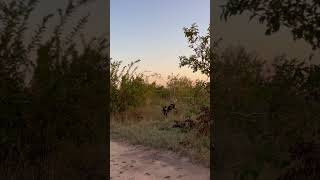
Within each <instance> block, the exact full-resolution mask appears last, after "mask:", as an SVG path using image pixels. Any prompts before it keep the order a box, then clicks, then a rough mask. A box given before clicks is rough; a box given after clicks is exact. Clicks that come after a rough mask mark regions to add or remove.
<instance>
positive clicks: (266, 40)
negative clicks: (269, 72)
mask: <svg viewBox="0 0 320 180" xmlns="http://www.w3.org/2000/svg"><path fill="white" fill-rule="evenodd" d="M213 2H214V4H213V7H214V8H213V9H212V12H213V18H212V21H213V23H212V24H213V26H214V29H215V34H216V36H219V37H221V38H222V39H223V41H222V42H223V45H224V46H228V45H242V46H244V47H246V48H247V49H249V50H250V51H256V52H257V53H258V54H259V55H260V57H262V58H264V59H265V60H266V61H270V59H272V58H273V57H275V56H279V55H283V54H286V55H287V56H289V57H291V58H295V57H297V58H308V56H309V55H310V54H311V53H312V54H314V61H313V63H317V64H318V63H320V50H316V51H313V50H312V48H311V46H310V45H309V44H307V43H306V42H305V41H303V40H297V41H294V40H293V38H292V35H291V33H290V31H289V30H288V29H286V28H285V27H283V26H282V27H281V29H280V31H279V32H277V33H275V34H273V35H271V36H266V35H265V34H264V32H265V29H266V26H265V25H264V24H259V23H258V21H257V20H256V19H253V20H252V21H250V22H249V16H248V14H245V13H244V14H242V15H238V16H234V17H232V18H230V19H229V20H228V21H223V20H221V19H220V14H221V12H222V9H221V8H220V5H222V4H225V3H226V0H219V1H213Z"/></svg>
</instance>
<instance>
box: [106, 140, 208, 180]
mask: <svg viewBox="0 0 320 180" xmlns="http://www.w3.org/2000/svg"><path fill="white" fill-rule="evenodd" d="M110 146H111V147H110V155H111V157H110V168H111V169H110V175H111V178H110V179H112V180H149V179H150V180H153V179H165V180H166V179H167V180H172V179H179V180H208V179H210V171H209V168H205V167H201V166H199V165H194V164H192V163H191V162H190V161H189V160H188V159H187V158H180V157H178V156H177V155H176V154H174V153H172V152H160V151H158V150H154V149H150V148H146V147H143V146H133V145H129V144H127V143H123V142H115V141H111V143H110Z"/></svg>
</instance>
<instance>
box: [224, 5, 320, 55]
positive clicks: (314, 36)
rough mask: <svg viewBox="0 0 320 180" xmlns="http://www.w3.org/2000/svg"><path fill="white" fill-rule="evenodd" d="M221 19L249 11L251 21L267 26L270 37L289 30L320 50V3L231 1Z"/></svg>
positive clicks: (297, 37)
mask: <svg viewBox="0 0 320 180" xmlns="http://www.w3.org/2000/svg"><path fill="white" fill-rule="evenodd" d="M222 9H223V12H222V14H221V18H222V19H223V18H224V19H225V20H227V19H228V18H230V17H231V16H235V15H240V14H242V13H243V12H245V11H246V12H249V14H250V20H251V19H253V18H256V19H257V20H258V21H259V22H260V23H261V24H263V23H266V26H267V29H266V31H265V34H266V35H271V34H273V33H276V32H277V31H279V29H280V28H281V26H284V27H286V28H288V29H289V30H290V31H291V33H292V35H293V39H294V40H297V39H304V40H305V41H306V42H307V43H309V44H310V45H311V46H312V48H313V49H317V48H320V1H319V0H310V1H307V0H296V1H293V0H229V1H228V2H227V3H226V4H225V5H223V6H222Z"/></svg>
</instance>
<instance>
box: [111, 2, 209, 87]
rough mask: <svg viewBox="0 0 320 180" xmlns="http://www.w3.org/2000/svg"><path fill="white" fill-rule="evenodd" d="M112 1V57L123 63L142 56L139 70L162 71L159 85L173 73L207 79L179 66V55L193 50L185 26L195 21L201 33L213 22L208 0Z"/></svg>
mask: <svg viewBox="0 0 320 180" xmlns="http://www.w3.org/2000/svg"><path fill="white" fill-rule="evenodd" d="M110 3H111V9H110V10H111V12H110V13H111V17H110V27H111V29H110V30H111V32H110V34H111V38H110V50H111V57H112V59H114V60H117V61H123V65H127V64H129V63H130V62H132V61H135V60H138V59H140V60H141V62H139V63H138V72H144V71H150V72H151V73H159V74H161V78H159V79H157V83H160V84H165V82H166V80H167V77H168V75H171V74H174V75H177V74H179V75H180V76H186V77H188V78H189V79H191V80H196V79H200V80H204V81H207V80H208V77H207V76H206V75H203V74H201V73H200V72H196V73H193V71H192V70H191V69H189V68H187V67H183V68H180V67H179V56H189V55H191V54H192V53H193V52H192V51H191V49H190V48H189V47H188V43H187V38H186V37H185V36H184V32H183V28H184V27H190V26H191V24H193V23H196V24H197V25H198V27H199V30H200V33H201V34H202V35H204V34H205V33H206V31H207V28H208V25H209V21H210V1H209V0H197V1H194V0H161V1H150V0H135V1H131V0H111V2H110ZM149 74H150V73H149ZM150 80H151V78H150Z"/></svg>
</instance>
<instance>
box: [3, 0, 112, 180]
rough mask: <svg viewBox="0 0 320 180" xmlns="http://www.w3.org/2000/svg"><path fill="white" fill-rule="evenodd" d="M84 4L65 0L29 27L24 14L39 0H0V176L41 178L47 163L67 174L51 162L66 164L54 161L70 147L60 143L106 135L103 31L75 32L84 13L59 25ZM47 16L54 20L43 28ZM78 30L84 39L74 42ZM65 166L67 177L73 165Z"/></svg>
mask: <svg viewBox="0 0 320 180" xmlns="http://www.w3.org/2000/svg"><path fill="white" fill-rule="evenodd" d="M86 4H87V1H78V2H75V1H69V2H68V4H67V7H66V8H65V9H63V10H62V9H60V10H58V11H57V13H53V14H49V15H47V16H45V17H44V18H43V19H42V22H41V23H40V24H39V25H38V26H37V27H36V29H35V31H34V32H32V31H31V30H30V28H33V27H32V26H29V17H30V14H31V13H32V12H34V10H35V8H36V7H37V5H38V1H36V0H30V1H25V0H19V1H10V2H8V1H1V2H0V54H1V55H0V63H1V64H0V75H1V76H0V78H1V81H0V93H1V94H0V98H1V101H0V109H1V113H0V123H1V126H0V128H1V129H0V154H1V157H0V158H1V160H0V162H1V164H0V168H1V169H0V171H1V172H0V175H1V178H4V179H7V178H8V177H11V178H15V179H31V178H32V177H33V178H39V179H48V178H49V176H50V171H56V174H55V175H56V178H58V179H61V178H62V177H63V178H68V177H67V174H58V173H62V171H58V169H59V168H61V169H64V170H63V171H65V172H68V171H69V170H70V169H69V168H67V166H68V163H71V162H67V161H65V162H64V163H62V161H59V162H55V163H57V164H56V165H54V164H55V163H53V161H55V160H57V159H58V157H57V156H58V155H59V153H60V155H61V154H62V156H69V155H70V153H69V154H68V151H70V150H71V149H67V147H66V146H65V145H66V144H69V145H70V146H73V148H75V147H76V146H78V148H77V150H80V149H81V148H80V149H79V147H80V146H81V145H84V144H88V143H89V144H92V147H93V146H94V145H97V144H99V145H100V144H101V143H102V141H103V142H104V141H105V139H104V137H105V134H104V132H105V125H106V124H105V121H104V120H105V119H106V110H107V109H106V108H107V102H106V99H107V95H106V91H107V88H106V87H107V83H106V82H107V81H106V78H107V68H108V67H107V59H106V57H107V56H106V51H105V50H106V39H105V38H100V37H96V38H94V39H92V40H90V41H89V42H88V43H87V42H86V40H85V39H84V38H83V37H82V36H81V33H82V30H83V27H84V26H85V24H86V22H87V20H88V16H84V17H82V18H80V19H79V20H78V22H77V23H76V25H75V26H74V27H73V28H72V29H71V31H70V32H68V31H67V29H66V26H67V25H68V22H69V21H70V20H71V19H72V18H71V16H72V15H73V13H74V12H75V11H76V10H78V9H79V8H80V7H82V6H84V5H86ZM54 17H58V21H57V22H56V24H53V28H54V29H53V31H52V32H50V31H49V30H48V26H49V23H50V22H51V21H50V20H52V18H54ZM29 34H31V38H30V40H27V39H26V38H27V36H30V35H29ZM64 34H65V36H63V35H64ZM81 37H82V38H83V47H81V46H78V44H79V43H76V41H77V39H79V38H81ZM103 77H106V78H103ZM73 150H74V151H75V149H73ZM63 153H65V154H63ZM82 158H83V157H82ZM88 158H89V157H88ZM78 159H79V157H78ZM15 163H16V164H15ZM69 165H70V164H69ZM78 165H79V166H81V165H80V164H78ZM82 166H83V167H84V166H87V165H84V164H82ZM62 167H64V168H62ZM61 169H60V170H61ZM75 171H79V170H75ZM68 174H70V179H71V174H72V171H69V173H68ZM51 175H52V174H51ZM59 177H60V178H59ZM52 178H54V177H52ZM77 179H78V178H77Z"/></svg>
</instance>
